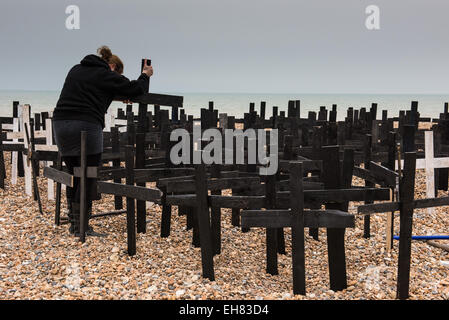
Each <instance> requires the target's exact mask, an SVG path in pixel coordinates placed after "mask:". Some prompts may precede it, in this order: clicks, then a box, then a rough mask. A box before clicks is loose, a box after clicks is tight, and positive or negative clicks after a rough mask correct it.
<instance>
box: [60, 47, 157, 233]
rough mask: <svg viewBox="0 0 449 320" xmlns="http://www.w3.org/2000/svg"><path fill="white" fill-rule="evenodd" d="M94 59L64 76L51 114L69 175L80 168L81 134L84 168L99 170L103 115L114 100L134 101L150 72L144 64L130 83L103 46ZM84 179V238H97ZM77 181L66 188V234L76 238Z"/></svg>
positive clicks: (91, 194) (91, 189)
mask: <svg viewBox="0 0 449 320" xmlns="http://www.w3.org/2000/svg"><path fill="white" fill-rule="evenodd" d="M97 53H98V56H97V55H93V54H91V55H88V56H86V57H84V59H83V60H82V61H81V63H80V64H77V65H75V66H74V67H73V68H72V69H71V70H70V71H69V73H68V74H67V77H66V79H65V82H64V86H63V88H62V91H61V95H60V97H59V100H58V102H57V104H56V108H55V110H54V112H53V131H54V133H55V140H56V144H57V145H58V149H59V152H60V153H61V155H62V160H63V161H64V162H65V164H66V165H67V168H68V169H69V172H70V173H71V174H73V168H74V167H78V166H80V151H81V131H86V132H87V147H86V149H87V150H86V151H87V165H88V166H99V165H100V164H101V153H102V152H103V128H104V115H105V114H106V112H107V110H108V108H109V105H110V104H111V102H112V100H113V98H114V96H116V95H120V96H125V97H129V98H132V97H135V96H138V95H141V94H143V93H144V92H145V88H147V85H148V81H149V77H151V76H152V75H153V68H152V67H151V66H147V65H146V62H145V63H144V68H143V70H142V74H141V75H140V77H139V78H138V79H137V80H133V81H130V80H129V79H127V78H126V77H124V76H122V73H123V62H122V61H121V60H120V58H119V57H117V56H116V55H113V54H112V52H111V50H110V49H109V48H108V47H106V46H103V47H101V48H99V49H98V50H97ZM92 182H93V181H92V180H90V181H89V179H88V183H87V210H88V216H87V219H86V225H85V230H86V234H87V235H95V236H100V234H98V233H96V232H94V231H93V230H92V228H91V227H89V217H90V213H91V210H92V200H98V199H99V197H98V195H97V193H96V190H95V183H92ZM79 189H80V186H79V178H75V179H74V186H73V188H67V205H68V209H69V213H68V216H69V221H70V229H69V231H70V233H73V234H75V235H77V236H78V235H79V218H80V190H79Z"/></svg>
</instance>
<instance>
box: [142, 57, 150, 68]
mask: <svg viewBox="0 0 449 320" xmlns="http://www.w3.org/2000/svg"><path fill="white" fill-rule="evenodd" d="M144 63H145V59H142V65H141V68H140V70H143V67H144V65H143V64H144ZM147 66H151V60H150V59H147Z"/></svg>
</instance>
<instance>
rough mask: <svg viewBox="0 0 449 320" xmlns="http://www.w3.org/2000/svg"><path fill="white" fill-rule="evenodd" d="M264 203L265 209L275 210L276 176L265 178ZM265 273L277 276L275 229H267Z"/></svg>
mask: <svg viewBox="0 0 449 320" xmlns="http://www.w3.org/2000/svg"><path fill="white" fill-rule="evenodd" d="M265 181H266V182H265V184H266V186H265V192H266V194H265V201H266V205H265V207H266V209H275V208H276V175H271V176H267V177H266V180H265ZM266 235H267V239H266V241H267V273H269V274H271V275H277V274H278V255H277V254H278V250H277V238H278V236H277V229H276V228H267V230H266Z"/></svg>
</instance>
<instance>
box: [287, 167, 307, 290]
mask: <svg viewBox="0 0 449 320" xmlns="http://www.w3.org/2000/svg"><path fill="white" fill-rule="evenodd" d="M302 178H303V170H302V163H300V162H292V163H290V193H291V196H290V206H291V212H292V215H293V217H294V218H293V225H292V264H293V293H294V294H306V273H305V255H304V195H303V193H304V190H303V185H302Z"/></svg>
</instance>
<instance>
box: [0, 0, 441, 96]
mask: <svg viewBox="0 0 449 320" xmlns="http://www.w3.org/2000/svg"><path fill="white" fill-rule="evenodd" d="M71 4H74V5H78V6H79V8H80V12H81V29H80V30H67V29H66V28H65V20H66V17H67V15H66V14H65V8H66V7H67V6H68V5H71ZM371 4H375V5H378V6H379V7H380V10H381V12H380V19H381V30H379V31H369V30H367V29H366V28H365V19H366V14H365V8H366V7H367V6H368V5H371ZM448 15H449V1H447V0H426V1H424V0H393V1H392V0H387V1H385V0H338V1H335V0H328V1H323V0H307V1H302V0H271V1H267V0H219V1H217V0H150V1H143V0H142V1H138V0H127V1H125V0H120V1H119V0H95V1H92V0H90V1H84V0H69V1H66V0H39V1H32V0H29V1H24V0H1V2H0V43H1V46H0V48H1V51H0V74H1V75H0V89H24V90H59V89H60V88H61V86H62V84H63V81H64V78H65V75H66V73H67V71H68V70H69V68H70V67H71V66H72V65H74V64H76V63H78V62H79V61H80V60H81V58H82V57H84V56H85V55H86V54H89V53H94V52H95V50H96V48H97V47H99V46H100V45H102V44H106V45H109V46H110V48H111V49H112V51H113V53H116V54H117V55H119V56H120V57H121V58H122V60H123V61H124V63H125V75H126V76H128V77H130V78H135V77H136V76H137V75H138V69H139V66H140V58H142V57H150V58H151V59H152V61H153V65H154V68H155V75H154V77H153V78H152V80H151V91H153V92H254V93H256V92H260V93H448V92H449V81H448V80H449V76H448V75H449V39H448V34H449V19H448V18H447V17H448Z"/></svg>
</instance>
